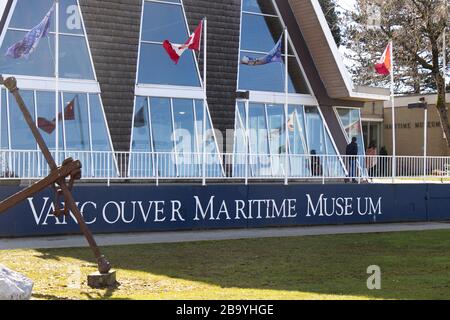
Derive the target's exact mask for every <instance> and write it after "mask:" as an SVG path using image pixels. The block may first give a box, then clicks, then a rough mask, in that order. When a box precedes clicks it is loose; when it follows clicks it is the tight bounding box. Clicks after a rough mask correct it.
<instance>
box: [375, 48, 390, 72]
mask: <svg viewBox="0 0 450 320" xmlns="http://www.w3.org/2000/svg"><path fill="white" fill-rule="evenodd" d="M391 46H392V44H391V42H389V44H388V45H387V47H386V49H385V50H384V53H383V55H382V56H381V59H380V60H379V61H378V63H377V64H375V70H376V72H377V73H378V74H382V75H385V76H386V75H388V74H390V73H391V71H392V57H391Z"/></svg>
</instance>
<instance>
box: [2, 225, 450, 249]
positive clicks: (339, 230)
mask: <svg viewBox="0 0 450 320" xmlns="http://www.w3.org/2000/svg"><path fill="white" fill-rule="evenodd" d="M442 229H447V230H450V223H395V224H376V225H375V224H374V225H342V226H315V227H295V228H264V229H239V230H207V231H178V232H153V233H126V234H110V235H96V236H95V239H96V240H97V242H98V244H99V245H100V246H112V245H126V244H149V243H175V242H192V241H211V240H232V239H253V238H276V237H298V236H313V235H331V234H352V233H353V234H355V233H377V232H401V231H423V230H442ZM85 246H87V243H86V241H85V239H84V237H83V236H56V237H37V238H19V239H1V238H0V250H9V249H47V248H74V247H85Z"/></svg>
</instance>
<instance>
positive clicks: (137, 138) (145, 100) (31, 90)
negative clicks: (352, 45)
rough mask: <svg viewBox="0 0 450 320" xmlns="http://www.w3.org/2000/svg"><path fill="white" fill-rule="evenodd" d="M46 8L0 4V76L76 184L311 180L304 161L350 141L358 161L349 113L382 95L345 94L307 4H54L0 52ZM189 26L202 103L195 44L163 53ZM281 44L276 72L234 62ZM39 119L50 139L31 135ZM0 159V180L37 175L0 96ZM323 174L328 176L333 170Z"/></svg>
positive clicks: (329, 42)
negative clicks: (11, 52)
mask: <svg viewBox="0 0 450 320" xmlns="http://www.w3.org/2000/svg"><path fill="white" fill-rule="evenodd" d="M53 3H54V1H53V0H33V1H29V0H7V1H6V6H5V8H4V10H3V14H2V15H1V16H0V19H1V20H0V53H1V54H0V74H2V75H3V76H4V77H7V76H15V77H16V78H17V80H18V86H19V88H20V89H21V94H22V96H23V98H24V101H25V103H26V105H27V107H28V109H29V111H30V112H31V114H32V116H33V119H35V121H36V125H37V126H38V127H39V129H40V131H41V134H42V136H43V137H44V140H45V141H46V143H47V144H48V146H49V148H50V149H51V151H53V152H55V155H56V156H57V159H58V161H60V162H61V161H62V160H63V159H64V158H67V157H69V156H73V157H76V158H79V159H80V160H82V162H83V176H84V177H87V178H92V179H103V178H115V177H116V178H130V179H131V178H148V179H153V178H156V177H158V178H177V177H180V178H200V177H205V176H207V177H214V178H221V177H225V176H226V177H230V176H231V177H233V176H235V177H243V176H244V175H246V176H247V177H253V178H261V177H263V178H269V179H270V178H280V177H283V176H289V177H290V178H296V177H308V176H313V175H314V172H313V169H312V166H311V164H310V161H311V155H319V156H320V155H327V156H330V157H335V158H336V159H339V157H340V156H341V155H344V154H345V148H346V145H347V144H348V143H349V142H350V140H351V138H352V137H357V139H358V144H359V153H360V154H361V155H363V154H364V150H365V149H366V146H365V145H364V139H363V133H362V123H361V109H362V108H363V107H364V105H365V104H367V103H372V102H377V101H378V102H382V101H385V100H388V98H389V97H388V92H386V90H383V89H378V88H368V87H358V86H355V85H354V84H353V83H352V80H351V78H350V76H349V74H348V73H347V70H346V68H345V66H344V64H343V61H342V58H341V56H340V53H339V51H338V48H337V46H336V44H335V42H334V40H333V37H332V34H331V31H330V29H329V27H328V25H327V22H326V19H325V16H324V14H323V12H322V10H321V7H320V5H319V2H318V1H317V0H89V1H88V0H78V1H77V0H59V5H58V6H57V7H56V8H57V9H56V10H57V13H56V14H55V15H54V16H57V17H58V19H55V20H52V22H53V23H51V25H50V32H49V35H48V37H45V38H43V39H41V41H40V43H39V45H38V46H37V47H36V49H35V51H34V52H33V53H32V54H30V55H29V57H27V58H21V59H14V58H11V57H9V56H7V55H5V53H6V52H7V50H8V48H10V47H11V46H12V45H13V44H14V43H17V42H18V41H20V40H21V39H23V37H24V36H25V35H26V34H27V32H29V31H30V30H31V29H32V28H33V27H35V26H36V25H38V24H39V23H40V22H41V20H42V18H43V17H44V16H45V15H46V14H47V13H48V12H49V9H50V8H51V7H52V5H53ZM0 13H1V11H0ZM203 18H206V19H207V48H206V52H207V56H206V58H207V60H206V66H207V72H206V75H207V77H206V78H207V81H206V96H205V85H204V83H205V81H204V79H203V74H204V73H203V65H204V62H205V61H204V58H205V57H204V50H203V45H204V42H205V41H202V44H201V46H202V47H201V49H200V50H199V51H192V50H187V51H186V52H185V53H184V54H183V56H182V57H181V59H180V61H179V63H178V64H175V63H174V62H173V61H172V60H171V59H170V58H169V56H168V54H167V52H166V51H165V50H164V48H163V42H164V41H165V40H169V41H170V42H172V43H176V44H183V43H185V42H186V39H188V37H189V35H190V34H191V33H192V32H193V31H194V30H195V29H196V27H197V26H198V25H199V23H200V22H201V21H202V19H203ZM54 21H58V22H59V23H58V27H57V28H56V27H55V23H54ZM205 27H206V26H205ZM285 30H287V31H285ZM204 32H206V28H205V30H204ZM286 34H287V37H286V36H285V35H286ZM281 39H283V41H282V50H281V52H282V53H281V60H282V62H274V63H268V64H264V65H258V66H252V65H248V64H244V63H241V62H242V61H243V58H244V57H248V56H251V57H255V58H257V57H262V56H265V55H267V54H269V53H270V52H271V50H273V48H274V47H276V46H277V43H279V40H281ZM286 43H287V46H286V45H285V44H286ZM55 48H59V49H58V50H56V49H55ZM286 63H287V64H286ZM286 70H287V73H286ZM56 75H57V76H56ZM56 106H57V107H56ZM52 119H53V122H54V121H55V120H56V119H58V120H59V121H56V123H57V126H56V128H49V127H48V126H47V127H46V126H45V125H43V123H48V121H49V122H50V123H51V121H52ZM46 120H48V121H46ZM230 130H231V132H232V137H231V139H230ZM286 135H287V136H286ZM0 149H1V151H3V152H2V154H3V156H2V158H1V168H2V170H3V171H4V172H5V171H14V174H15V176H17V177H28V178H32V177H39V176H42V175H44V173H45V172H46V171H45V170H46V164H45V163H43V161H41V158H40V156H39V153H38V147H37V144H36V143H35V141H34V140H33V139H31V135H30V132H29V128H28V127H27V125H26V123H25V121H24V119H23V116H22V114H21V113H20V110H19V108H18V107H17V105H16V102H15V100H14V99H13V97H12V95H11V94H10V93H8V92H7V90H6V88H4V87H0ZM243 159H244V160H243ZM286 159H287V160H286ZM248 163H250V165H247V164H248ZM323 165H324V167H323V170H324V171H327V174H328V175H330V176H332V175H333V172H334V171H336V170H337V171H339V170H345V165H343V163H342V167H340V168H339V165H338V167H336V165H333V166H331V165H330V166H329V167H327V166H326V164H323ZM339 176H341V173H339Z"/></svg>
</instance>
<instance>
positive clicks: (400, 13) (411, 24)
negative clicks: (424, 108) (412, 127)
mask: <svg viewBox="0 0 450 320" xmlns="http://www.w3.org/2000/svg"><path fill="white" fill-rule="evenodd" d="M448 6H449V0H383V1H382V0H357V10H356V11H355V12H354V13H351V14H349V16H348V17H347V18H348V19H349V20H350V21H351V23H350V26H349V27H348V28H347V29H346V31H345V33H346V34H345V37H346V39H347V42H346V46H347V47H348V48H351V49H352V50H353V53H352V54H351V56H350V57H349V58H351V59H353V60H354V61H355V64H354V66H353V67H352V68H350V71H351V73H352V74H353V75H355V77H354V78H355V81H356V82H357V83H358V84H361V85H378V86H380V85H382V86H388V83H389V80H390V79H389V77H383V76H377V75H375V72H374V70H373V65H374V63H375V62H376V61H377V60H378V59H379V58H380V56H381V54H382V52H383V50H384V48H385V47H386V44H387V42H388V41H389V39H392V41H393V42H394V66H395V68H394V75H395V83H396V87H395V91H396V92H397V93H430V92H434V93H437V96H438V98H437V101H436V108H437V109H438V112H439V116H440V120H441V126H442V129H443V131H444V133H445V137H446V140H447V145H448V146H449V147H450V123H449V116H448V110H447V107H446V101H445V91H446V88H445V81H444V76H443V73H442V69H443V64H442V62H443V51H444V50H443V34H444V30H447V31H448V29H449V28H448V27H449V25H448V13H447V12H448V10H447V8H448ZM448 38H450V36H449V37H448ZM448 38H447V41H448V40H449V39H448ZM447 43H448V42H447ZM445 47H446V49H447V50H446V52H445V54H446V56H447V62H449V58H450V56H449V53H450V50H448V45H446V46H445Z"/></svg>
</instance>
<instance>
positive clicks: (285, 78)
mask: <svg viewBox="0 0 450 320" xmlns="http://www.w3.org/2000/svg"><path fill="white" fill-rule="evenodd" d="M288 36H289V34H288V29H287V28H284V59H285V63H284V117H285V123H284V125H285V133H284V135H285V138H284V184H285V185H288V179H289V178H288V166H289V159H288V142H289V134H288V121H289V120H288V113H289V111H288V92H289V85H288V72H289V69H288V63H289V59H288V53H289V50H288V48H289V46H288Z"/></svg>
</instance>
